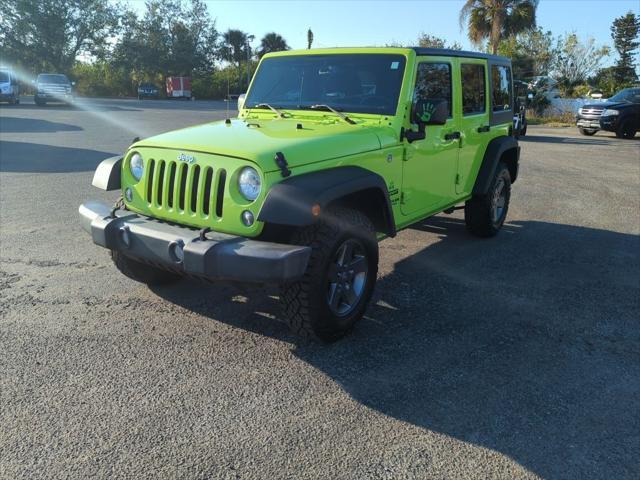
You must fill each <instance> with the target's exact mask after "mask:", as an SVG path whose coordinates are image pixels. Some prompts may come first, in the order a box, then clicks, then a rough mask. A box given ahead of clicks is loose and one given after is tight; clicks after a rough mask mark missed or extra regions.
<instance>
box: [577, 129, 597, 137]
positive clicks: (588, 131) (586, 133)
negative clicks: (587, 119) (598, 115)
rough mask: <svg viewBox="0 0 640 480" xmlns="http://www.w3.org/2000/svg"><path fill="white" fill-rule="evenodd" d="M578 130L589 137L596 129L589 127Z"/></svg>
mask: <svg viewBox="0 0 640 480" xmlns="http://www.w3.org/2000/svg"><path fill="white" fill-rule="evenodd" d="M578 131H579V132H580V133H581V134H582V135H586V136H587V137H591V136H593V135H595V134H596V132H597V130H592V129H589V128H578Z"/></svg>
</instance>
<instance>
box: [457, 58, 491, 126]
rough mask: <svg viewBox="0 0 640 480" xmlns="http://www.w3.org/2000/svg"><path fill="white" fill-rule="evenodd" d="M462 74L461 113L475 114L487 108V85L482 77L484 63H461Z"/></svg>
mask: <svg viewBox="0 0 640 480" xmlns="http://www.w3.org/2000/svg"><path fill="white" fill-rule="evenodd" d="M460 73H461V74H462V114H463V115H475V114H477V113H484V112H486V110H487V107H486V103H487V97H486V91H487V85H486V82H485V77H484V65H480V64H477V63H463V64H462V66H461V67H460Z"/></svg>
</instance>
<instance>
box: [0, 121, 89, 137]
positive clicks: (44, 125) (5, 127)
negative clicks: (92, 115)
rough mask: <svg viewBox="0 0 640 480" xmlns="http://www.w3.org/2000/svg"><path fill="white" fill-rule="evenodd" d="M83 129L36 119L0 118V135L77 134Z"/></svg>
mask: <svg viewBox="0 0 640 480" xmlns="http://www.w3.org/2000/svg"><path fill="white" fill-rule="evenodd" d="M81 130H82V127H78V126H77V125H70V124H68V123H58V122H50V121H48V120H40V119H36V118H20V117H0V133H53V132H77V131H81Z"/></svg>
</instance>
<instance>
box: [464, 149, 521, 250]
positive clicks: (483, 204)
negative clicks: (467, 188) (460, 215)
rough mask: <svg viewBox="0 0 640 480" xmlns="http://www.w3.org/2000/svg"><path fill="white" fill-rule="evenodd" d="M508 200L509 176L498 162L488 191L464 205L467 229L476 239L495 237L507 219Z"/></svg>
mask: <svg viewBox="0 0 640 480" xmlns="http://www.w3.org/2000/svg"><path fill="white" fill-rule="evenodd" d="M510 199H511V174H510V173H509V169H508V168H507V166H506V165H505V164H504V163H502V162H500V163H499V164H498V168H497V169H496V173H495V175H494V177H493V180H492V181H491V185H490V187H489V191H488V192H487V193H485V194H484V195H475V196H473V197H472V198H471V199H470V200H467V202H466V203H465V205H464V221H465V223H466V225H467V229H468V230H469V231H470V232H471V233H472V234H473V235H476V236H478V237H493V236H495V235H496V234H497V233H498V232H499V231H500V229H501V228H502V225H503V224H504V221H505V219H506V218H507V211H508V210H509V200H510Z"/></svg>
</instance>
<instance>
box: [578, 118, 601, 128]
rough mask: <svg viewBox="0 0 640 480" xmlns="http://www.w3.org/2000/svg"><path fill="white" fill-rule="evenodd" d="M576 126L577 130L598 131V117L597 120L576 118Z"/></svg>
mask: <svg viewBox="0 0 640 480" xmlns="http://www.w3.org/2000/svg"><path fill="white" fill-rule="evenodd" d="M576 126H577V127H578V128H586V129H588V130H600V117H597V118H584V117H576Z"/></svg>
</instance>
